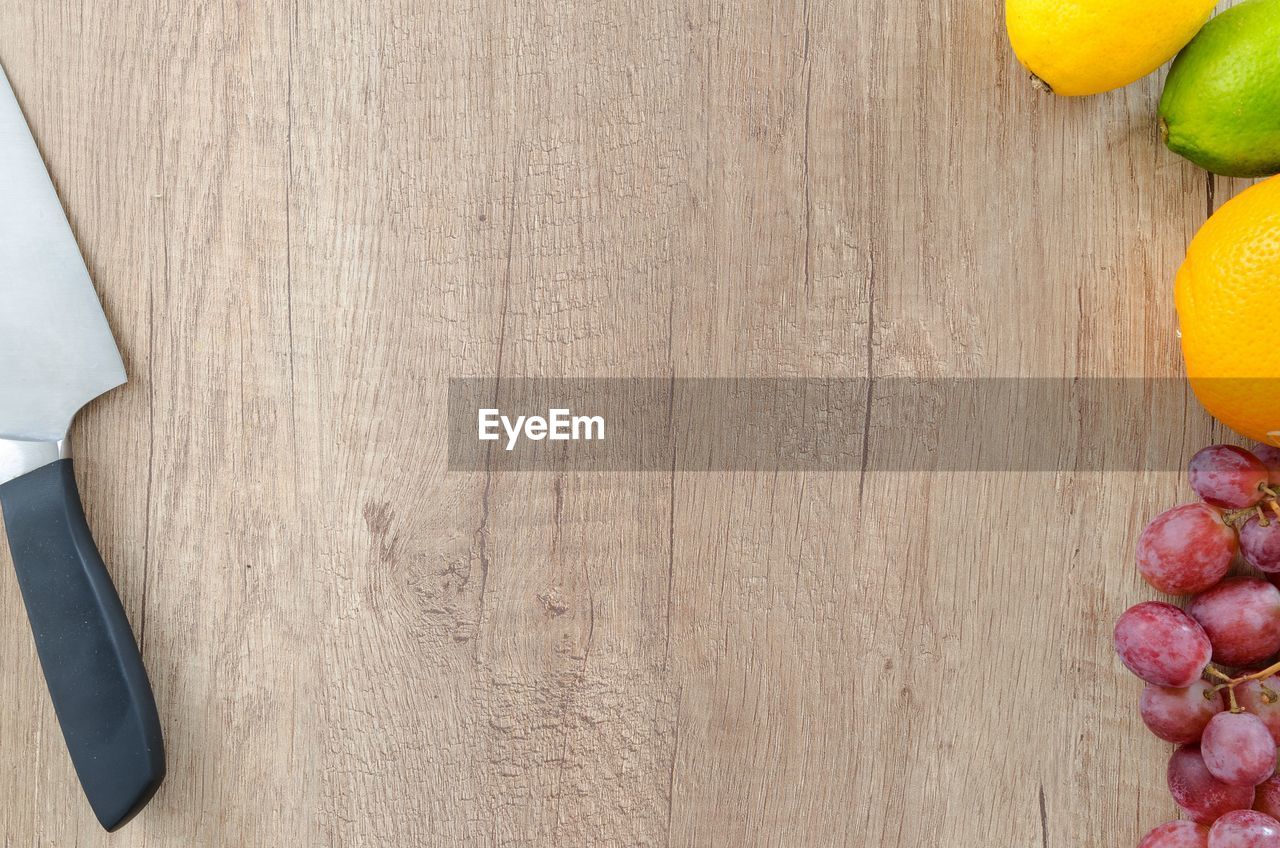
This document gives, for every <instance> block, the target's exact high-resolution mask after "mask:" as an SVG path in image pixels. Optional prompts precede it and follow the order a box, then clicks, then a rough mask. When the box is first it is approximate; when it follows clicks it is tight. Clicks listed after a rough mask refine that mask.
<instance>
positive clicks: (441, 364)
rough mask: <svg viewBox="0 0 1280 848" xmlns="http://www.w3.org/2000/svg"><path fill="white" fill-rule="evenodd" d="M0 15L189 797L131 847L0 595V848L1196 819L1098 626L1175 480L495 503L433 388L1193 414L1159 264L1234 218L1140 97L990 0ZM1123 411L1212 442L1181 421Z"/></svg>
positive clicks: (113, 516)
mask: <svg viewBox="0 0 1280 848" xmlns="http://www.w3.org/2000/svg"><path fill="white" fill-rule="evenodd" d="M0 20H3V21H4V24H5V25H4V27H3V28H0V58H2V60H3V62H4V65H5V67H6V69H7V71H8V73H9V76H10V77H11V79H12V82H13V85H14V87H15V89H16V90H17V91H18V93H19V96H20V98H21V100H22V101H23V103H24V106H25V108H26V110H27V113H28V116H29V118H30V122H31V125H32V127H33V130H34V132H35V134H36V137H37V139H38V141H39V142H40V144H41V146H42V148H43V151H44V153H45V155H46V158H47V159H48V161H49V162H50V165H51V169H52V171H53V173H54V176H55V180H56V182H57V184H58V187H59V190H60V192H61V193H62V196H63V198H64V201H65V204H66V206H67V207H68V209H69V211H70V217H71V220H72V223H73V226H74V227H75V229H76V231H77V233H78V235H79V238H80V240H81V244H82V246H83V248H84V252H85V254H86V257H87V260H88V263H89V265H90V268H91V270H92V272H93V274H94V278H95V280H96V282H97V285H98V287H99V290H100V292H101V294H102V297H103V301H104V304H105V306H106V310H107V312H108V315H109V318H110V319H111V321H112V323H113V325H114V327H115V329H116V331H117V333H118V336H119V339H120V343H121V347H122V349H123V351H124V355H125V358H126V361H127V363H128V367H129V371H130V374H131V377H132V382H130V383H129V385H128V386H127V387H126V388H124V389H122V390H119V391H116V392H114V393H112V394H110V395H109V396H107V397H105V398H104V399H102V400H101V401H100V402H98V403H97V404H96V405H94V406H93V407H91V408H90V409H89V410H88V411H87V412H86V413H85V414H84V415H83V416H82V418H81V420H80V422H79V425H78V427H77V429H76V431H75V436H74V442H75V447H76V450H77V452H78V455H79V460H78V467H79V470H80V477H81V483H82V486H83V488H84V490H85V497H86V500H87V502H88V504H89V505H90V520H91V522H92V524H93V525H94V527H95V529H96V531H97V533H98V537H99V540H100V542H101V545H102V547H103V552H104V555H105V556H106V558H107V561H108V562H109V564H110V568H111V570H112V571H113V573H114V576H115V578H116V580H117V582H118V584H119V586H120V591H121V594H122V596H123V598H124V600H125V604H126V607H127V608H128V609H129V611H130V614H131V616H132V621H133V623H134V626H135V629H136V631H137V633H138V636H139V639H140V641H141V642H142V646H143V652H144V655H145V658H146V661H147V663H148V666H149V668H150V671H151V674H152V677H153V679H154V682H155V688H156V692H157V697H158V700H159V704H160V710H161V714H162V717H163V721H164V725H165V730H166V734H167V741H168V746H169V763H170V774H169V778H168V781H167V782H166V784H165V786H164V787H163V789H162V790H161V792H160V794H159V795H158V797H157V798H156V799H155V801H154V802H153V803H152V805H151V806H150V807H149V808H148V809H147V810H146V812H145V813H144V814H143V815H142V816H141V817H140V818H139V819H138V820H136V821H135V822H134V823H132V824H131V825H129V826H128V828H127V829H126V830H125V831H123V832H122V834H121V835H119V836H118V837H114V838H113V839H111V840H110V841H108V840H107V838H106V837H105V836H104V835H103V834H101V833H100V832H99V831H98V828H97V825H96V823H95V822H94V821H93V819H92V817H91V815H90V813H89V810H88V808H87V805H86V804H85V803H84V801H83V799H82V798H81V796H80V793H79V790H78V788H77V787H76V784H75V778H74V776H73V773H72V770H71V767H70V764H69V761H68V759H67V757H66V754H65V752H64V749H63V745H62V741H61V739H60V737H59V731H58V728H57V725H56V722H55V719H54V717H53V713H52V710H51V709H50V706H49V703H48V697H47V695H46V694H45V691H44V688H43V682H42V680H41V677H40V674H39V672H38V669H37V665H36V659H35V653H34V651H33V649H32V644H31V638H30V634H29V632H28V627H27V624H26V621H25V618H24V616H23V614H22V612H21V607H20V599H19V596H18V592H17V587H16V584H15V581H14V580H13V578H12V576H11V574H12V572H11V569H9V568H8V567H7V566H5V567H4V568H2V569H0V609H3V610H6V611H7V612H8V614H7V615H5V616H4V617H3V623H2V624H0V638H2V639H3V644H5V645H7V646H8V650H7V651H5V652H4V654H3V655H0V680H3V683H4V686H3V691H4V697H5V701H6V703H5V709H4V710H3V711H0V746H2V748H3V751H4V758H5V760H4V762H5V768H4V769H2V770H0V822H2V823H3V833H4V834H5V842H4V844H5V845H11V846H22V848H27V846H32V845H39V846H59V848H62V846H72V845H79V846H92V845H107V844H111V845H113V846H117V848H119V847H120V846H183V848H189V846H231V845H246V846H248V845H254V846H259V845H261V846H280V845H305V846H312V845H324V846H464V845H465V846H471V845H475V846H668V845H670V846H784V848H827V846H858V848H862V846H865V847H866V848H871V846H876V848H899V847H900V846H901V848H906V846H923V845H929V846H931V845H938V846H952V847H956V848H958V846H1045V848H1072V846H1104V845H1106V846H1110V845H1118V846H1125V845H1132V844H1136V842H1137V839H1138V837H1139V835H1140V834H1141V832H1143V831H1145V829H1146V828H1148V827H1150V826H1152V825H1154V824H1156V823H1158V822H1160V821H1162V820H1165V819H1167V818H1171V817H1172V816H1173V813H1174V809H1173V806H1172V803H1171V801H1170V800H1169V799H1168V796H1167V794H1166V792H1165V789H1164V785H1163V781H1164V778H1163V773H1164V763H1165V759H1166V757H1167V755H1168V746H1166V745H1164V744H1163V743H1160V742H1158V741H1157V740H1155V739H1153V738H1151V737H1150V736H1149V735H1147V734H1145V732H1144V731H1143V729H1142V726H1141V723H1140V721H1139V720H1138V717H1137V714H1136V707H1135V705H1136V699H1137V696H1138V692H1139V686H1138V684H1137V683H1136V682H1135V681H1134V680H1132V679H1131V678H1128V677H1127V676H1125V675H1124V674H1123V673H1122V670H1121V669H1120V667H1119V665H1118V663H1117V662H1116V661H1115V660H1114V659H1113V656H1112V652H1111V648H1110V629H1111V622H1112V620H1113V619H1114V617H1115V615H1117V614H1118V613H1119V612H1120V611H1121V610H1122V609H1123V608H1124V607H1126V606H1128V605H1129V604H1131V603H1134V602H1136V601H1138V600H1140V599H1144V598H1147V597H1149V596H1150V595H1151V593H1150V592H1149V591H1148V590H1146V589H1145V588H1144V587H1143V586H1142V584H1141V583H1140V580H1139V578H1138V576H1137V575H1136V573H1135V571H1134V569H1133V567H1132V566H1131V553H1130V552H1131V549H1132V545H1133V543H1134V540H1135V537H1136V534H1137V531H1138V530H1139V529H1140V527H1141V525H1142V523H1143V522H1144V521H1145V520H1146V519H1147V518H1148V517H1150V516H1152V515H1154V514H1155V513H1156V512H1157V511H1158V510H1159V509H1161V508H1164V507H1166V506H1169V505H1172V504H1173V503H1176V502H1178V501H1179V500H1182V499H1184V498H1186V497H1187V492H1186V490H1185V488H1184V484H1183V483H1182V481H1181V479H1180V477H1179V475H1177V474H1175V473H1154V472H1150V473H1122V472H1115V473H1105V474H1103V473H1096V472H1076V471H1071V470H1064V471H1060V472H1032V471H1027V472H1006V473H999V474H992V473H978V472H966V471H962V470H961V471H955V470H953V471H946V472H941V473H936V474H928V473H924V472H915V473H886V472H879V471H875V470H874V469H872V470H871V472H870V473H858V471H856V470H855V471H848V470H846V471H841V472H823V471H815V472H791V473H785V472H784V473H767V474H766V473H749V472H745V471H738V472H734V471H725V472H714V473H706V472H689V471H684V470H681V469H676V470H675V471H674V472H672V473H645V474H634V473H621V472H618V473H604V472H600V473H563V474H547V473H528V474H521V473H514V474H498V473H489V474H486V473H483V472H458V471H454V472H450V471H448V470H447V456H446V439H445V416H446V408H445V398H446V393H447V384H448V379H449V378H451V377H462V376H480V377H493V376H501V377H504V378H506V377H512V378H514V377H516V376H521V375H529V376H584V377H600V376H647V377H661V378H667V377H671V376H678V377H697V376H753V377H767V376H779V375H782V376H790V377H864V376H866V375H868V374H877V375H902V376H910V377H952V376H961V377H989V376H1006V377H1007V376H1021V375H1035V376H1045V377H1074V376H1086V377H1105V376H1116V375H1124V376H1153V377H1154V376H1172V377H1176V376H1177V375H1178V374H1179V370H1180V368H1181V362H1180V357H1179V355H1178V352H1177V342H1176V339H1175V337H1174V333H1173V306H1172V292H1171V289H1172V286H1171V280H1172V274H1173V271H1174V269H1175V268H1176V266H1177V264H1178V262H1179V261H1180V259H1181V256H1182V252H1183V249H1184V248H1185V245H1186V242H1187V240H1188V239H1189V238H1190V236H1191V234H1192V233H1193V232H1194V231H1195V229H1196V227H1197V226H1198V225H1199V224H1200V222H1202V221H1203V220H1204V218H1205V215H1206V213H1207V211H1208V209H1209V208H1212V207H1213V206H1214V205H1215V204H1219V203H1221V202H1222V200H1223V199H1225V198H1226V197H1228V196H1230V195H1231V194H1232V193H1233V192H1234V191H1236V190H1238V189H1239V188H1240V186H1239V185H1237V184H1234V183H1232V182H1231V181H1227V180H1214V179H1212V178H1207V177H1206V175H1205V173H1204V172H1202V171H1200V170H1197V169H1196V168H1194V167H1192V166H1190V165H1188V164H1187V163H1185V162H1183V161H1181V160H1179V159H1178V158H1176V157H1174V156H1173V155H1171V154H1169V153H1168V152H1167V151H1165V150H1164V149H1163V148H1162V147H1161V146H1160V144H1159V143H1158V140H1157V137H1156V130H1155V121H1154V117H1153V113H1154V108H1155V102H1156V99H1157V97H1158V94H1159V83H1160V75H1156V77H1154V78H1152V79H1148V80H1146V81H1144V82H1142V83H1140V84H1137V85H1134V86H1131V87H1129V88H1127V89H1125V90H1123V91H1119V92H1115V93H1112V94H1109V95H1105V96H1101V97H1095V98H1091V99H1087V100H1064V99H1055V98H1052V97H1046V96H1043V95H1040V94H1038V93H1037V92H1036V91H1034V90H1033V89H1032V88H1031V86H1030V85H1029V84H1028V82H1027V79H1026V76H1025V74H1024V73H1023V72H1022V71H1021V70H1020V69H1019V67H1018V66H1017V64H1016V62H1015V60H1014V59H1013V57H1012V55H1011V54H1010V51H1009V50H1008V49H1007V44H1006V42H1005V37H1004V29H1003V23H1002V18H1001V13H1000V9H999V5H998V4H995V3H985V4H975V3H973V2H970V0H943V2H938V3H929V4H914V5H913V4H902V3H889V2H824V1H823V0H810V2H806V3H804V4H801V3H791V4H782V5H769V4H764V3H756V4H746V5H733V4H730V5H721V4H715V3H703V2H695V3H691V4H679V3H671V2H656V3H638V4H637V3H622V2H601V3H580V2H573V1H572V0H539V1H538V2H532V3H509V2H494V0H473V2H466V0H440V2H430V3H428V2H410V0H401V2H377V0H375V1H374V2H367V1H366V0H362V1H361V2H348V0H334V2H324V3H321V2H314V3H306V2H293V3H285V2H272V0H268V2H261V3H247V2H232V3H176V2H162V3H143V2H122V3H110V4H107V3H87V2H86V3H72V2H67V1H66V0H49V2H35V0H25V2H17V0H8V2H3V3H0ZM1072 423H1074V424H1079V423H1080V422H1067V424H1072ZM875 426H876V427H878V428H880V431H882V432H888V431H890V430H891V429H892V422H877V423H876V425H875ZM1151 426H1152V427H1155V428H1160V429H1161V430H1163V431H1167V433H1168V438H1170V439H1172V440H1173V441H1174V442H1175V443H1176V444H1177V445H1179V446H1182V447H1185V450H1186V452H1187V453H1188V454H1189V453H1190V452H1191V451H1192V450H1193V449H1194V448H1196V447H1199V446H1201V445H1203V444H1206V443H1208V442H1209V441H1211V440H1212V439H1214V438H1215V437H1220V436H1221V433H1220V432H1219V431H1217V430H1215V429H1214V428H1213V427H1212V426H1211V422H1210V421H1209V420H1208V419H1207V417H1206V416H1205V415H1204V414H1203V412H1201V411H1200V409H1199V407H1198V406H1197V405H1196V404H1195V402H1194V400H1192V399H1188V400H1187V403H1186V407H1185V410H1184V411H1183V412H1182V413H1181V414H1180V415H1178V416H1177V417H1176V418H1174V419H1173V420H1168V421H1154V422H1151ZM874 432H875V431H874V430H873V435H874Z"/></svg>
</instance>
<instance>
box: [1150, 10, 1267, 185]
mask: <svg viewBox="0 0 1280 848" xmlns="http://www.w3.org/2000/svg"><path fill="white" fill-rule="evenodd" d="M1160 128H1161V133H1162V134H1163V135H1164V137H1165V143H1166V144H1168V145H1169V149H1170V150H1172V151H1173V152H1175V153H1178V154H1180V155H1182V156H1185V157H1186V158H1188V159H1190V160H1191V161H1192V162H1195V163H1196V164H1197V165H1199V166H1201V167H1202V168H1207V169H1208V170H1210V171H1213V172H1214V173H1217V174H1224V175H1227V176H1231V177H1260V176H1265V175H1268V174H1275V173H1278V172H1280V0H1248V2H1245V3H1242V4H1241V5H1239V6H1235V7H1233V8H1231V9H1228V10H1226V11H1225V12H1223V13H1222V14H1221V15H1218V16H1217V17H1216V18H1214V19H1213V20H1211V21H1209V23H1207V24H1205V27H1204V29H1202V30H1201V31H1200V34H1199V35H1197V36H1196V37H1195V38H1194V39H1192V40H1191V43H1190V44H1188V45H1187V46H1186V47H1185V48H1183V50H1182V52H1181V53H1179V54H1178V58H1177V59H1175V60H1174V63H1173V67H1172V68H1170V69H1169V76H1168V78H1167V79H1166V80H1165V86H1164V95H1163V96H1162V97H1161V98H1160Z"/></svg>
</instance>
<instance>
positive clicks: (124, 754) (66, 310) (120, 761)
mask: <svg viewBox="0 0 1280 848" xmlns="http://www.w3.org/2000/svg"><path fill="white" fill-rule="evenodd" d="M125 381H126V377H125V372H124V363H123V362H122V361H121V359H120V351H119V350H118V349H117V348H116V343H115V339H114V338H113V337H112V335H111V329H110V327H108V326H107V319H106V316H105V315H104V314H103V312H102V305H101V304H100V303H99V302H98V296H97V293H96V292H95V291H94V288H93V283H92V282H90V280H89V271H88V269H87V268H86V267H85V263H84V259H83V258H82V257H81V255H80V249H79V247H78V246H77V245H76V241H75V236H74V235H73V234H72V232H71V225H70V223H69V222H68V221H67V217H66V215H65V214H64V212H63V210H62V205H61V203H60V202H59V200H58V194H57V192H56V191H55V190H54V187H53V182H52V181H51V180H50V179H49V174H48V172H47V171H46V170H45V166H44V161H43V160H42V159H41V157H40V151H39V150H38V149H37V148H36V143H35V140H34V139H33V138H32V137H31V131H30V129H28V127H27V122H26V120H25V119H24V118H23V116H22V109H21V108H20V107H19V106H18V101H17V98H16V97H14V94H13V89H12V88H11V87H10V85H9V79H8V77H7V76H6V75H5V73H4V70H3V68H0V511H3V514H4V524H5V530H6V532H7V534H8V537H9V550H10V552H11V553H12V555H13V565H14V568H15V569H16V570H17V572H18V586H19V588H20V589H21V591H22V599H23V603H24V604H25V605H26V608H27V618H28V619H29V620H30V622H31V632H32V633H33V634H34V635H35V642H36V653H37V654H38V655H39V656H40V665H41V667H42V668H43V669H44V677H45V682H46V683H47V684H48V687H49V694H50V696H51V697H52V699H53V708H54V712H55V713H56V714H57V716H58V723H59V724H60V725H61V726H62V735H63V738H64V739H65V740H66V743H67V750H68V751H69V752H70V754H71V762H72V764H73V765H74V766H75V769H76V774H77V776H79V778H80V785H81V786H82V787H84V792H85V795H86V796H87V797H88V799H89V805H90V807H92V808H93V812H94V815H95V816H97V818H98V821H99V822H100V823H101V824H102V826H103V827H105V828H106V829H107V830H109V831H110V830H115V829H116V828H118V827H120V826H121V825H123V824H124V823H125V822H127V821H128V820H129V819H130V818H132V817H133V816H134V815H135V814H136V813H137V812H138V811H139V810H141V809H142V807H143V806H145V805H146V803H147V801H149V800H150V799H151V796H152V795H154V794H155V791H156V790H157V789H158V788H159V786H160V782H161V781H162V780H163V779H164V774H165V759H164V741H163V739H162V737H161V734H160V719H159V716H158V715H157V714H156V704H155V697H154V696H153V695H152V693H151V684H150V682H149V681H148V679H147V672H146V669H145V668H144V667H143V665H142V658H141V656H140V655H139V653H138V643H137V642H136V641H135V640H134V638H133V631H132V630H131V629H130V628H129V621H128V619H127V618H126V616H125V612H124V607H123V606H122V605H121V603H120V597H119V595H118V594H116V588H115V586H114V585H113V584H112V582H111V576H110V575H109V574H108V573H107V570H106V568H105V567H104V566H103V564H102V557H101V556H100V555H99V554H98V548H97V545H96V544H94V541H93V536H92V534H91V533H90V532H89V526H88V524H87V523H86V522H85V517H84V509H83V507H82V506H81V504H80V494H79V492H78V490H77V489H76V480H75V474H74V473H73V471H72V467H71V452H70V448H69V443H68V441H67V432H68V430H70V428H71V422H72V419H74V418H75V415H76V413H77V412H79V411H80V409H81V408H82V407H84V406H85V405H86V404H87V403H89V401H91V400H93V399H94V398H96V397H98V396H99V395H101V394H103V393H105V392H107V391H109V390H111V389H114V388H115V387H117V386H120V385H122V384H123V383H124V382H125Z"/></svg>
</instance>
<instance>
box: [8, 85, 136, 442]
mask: <svg viewBox="0 0 1280 848" xmlns="http://www.w3.org/2000/svg"><path fill="white" fill-rule="evenodd" d="M125 379H126V377H125V373H124V363H123V362H122V361H121V360H120V351H119V350H118V349H117V348H116V342H115V339H114V338H112V336H111V328H110V327H109V326H107V318H106V316H105V315H103V313H102V305H101V304H100V303H99V302H98V295H97V293H96V292H95V291H94V289H93V283H92V282H91V281H90V280H89V271H88V269H87V268H86V267H85V264H84V259H83V258H82V257H81V255H80V248H79V246H78V245H77V244H76V240H75V236H74V235H73V234H72V232H71V225H70V224H69V223H68V222H67V216H66V214H65V213H64V212H63V211H62V204H61V202H60V201H59V200H58V194H57V192H56V191H55V190H54V188H53V183H52V182H51V181H50V179H49V173H48V171H46V170H45V166H44V161H43V160H42V159H41V158H40V151H39V150H38V149H37V148H36V143H35V139H33V138H32V137H31V130H30V129H29V128H28V127H27V122H26V119H25V118H24V117H23V115H22V109H21V108H20V107H19V106H18V100H17V98H16V97H15V96H14V94H13V89H12V88H11V87H10V86H9V78H8V76H6V75H5V73H4V69H3V68H0V438H9V439H30V440H33V441H57V440H59V439H61V438H63V436H65V435H66V433H67V430H68V429H69V428H70V427H71V420H72V419H73V418H74V417H75V414H76V413H77V412H78V411H80V408H81V407H83V406H84V405H85V404H87V403H88V402H89V401H91V400H93V399H94V398H96V397H97V396H98V395H100V394H102V393H103V392H106V391H108V390H110V389H113V388H115V387H116V386H119V385H120V384H122V383H124V382H125Z"/></svg>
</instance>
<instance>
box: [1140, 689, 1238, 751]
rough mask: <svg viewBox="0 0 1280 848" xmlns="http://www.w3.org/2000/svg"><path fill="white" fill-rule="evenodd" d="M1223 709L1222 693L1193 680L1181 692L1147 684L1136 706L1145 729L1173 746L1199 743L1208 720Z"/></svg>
mask: <svg viewBox="0 0 1280 848" xmlns="http://www.w3.org/2000/svg"><path fill="white" fill-rule="evenodd" d="M1237 691H1239V690H1237ZM1224 709H1226V704H1225V703H1224V702H1223V699H1222V694H1221V693H1219V692H1215V691H1213V686H1211V685H1210V684H1208V683H1206V682H1205V681H1203V680H1197V681H1196V682H1195V683H1192V684H1191V685H1190V686H1189V687H1187V688H1185V689H1172V688H1169V687H1167V686H1152V685H1151V684H1150V683H1148V684H1147V687H1146V688H1145V689H1143V690H1142V700H1141V701H1140V702H1139V704H1138V711H1139V713H1141V715H1142V722H1143V724H1145V725H1146V726H1147V729H1149V730H1150V731H1151V732H1152V733H1154V734H1155V735H1156V736H1158V737H1160V738H1161V739H1163V740H1164V741H1166V742H1173V743H1175V744H1177V745H1186V744H1189V743H1191V742H1199V741H1200V735H1201V734H1202V733H1204V726H1205V725H1206V724H1208V723H1209V719H1211V718H1213V717H1214V716H1215V715H1217V714H1218V713H1220V712H1222V711H1223V710H1224Z"/></svg>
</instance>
